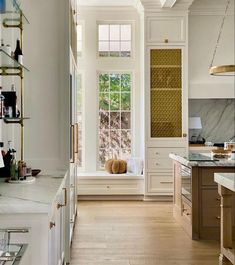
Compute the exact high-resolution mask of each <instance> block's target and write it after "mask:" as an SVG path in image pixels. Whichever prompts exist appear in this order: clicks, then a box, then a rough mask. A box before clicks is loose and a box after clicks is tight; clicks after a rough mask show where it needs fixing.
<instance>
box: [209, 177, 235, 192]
mask: <svg viewBox="0 0 235 265" xmlns="http://www.w3.org/2000/svg"><path fill="white" fill-rule="evenodd" d="M214 176H215V177H214V180H215V182H217V183H218V184H219V185H221V186H223V187H225V188H227V189H229V190H231V191H233V192H235V173H215V175H214Z"/></svg>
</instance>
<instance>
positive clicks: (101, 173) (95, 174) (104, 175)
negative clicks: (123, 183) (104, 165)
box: [78, 171, 144, 180]
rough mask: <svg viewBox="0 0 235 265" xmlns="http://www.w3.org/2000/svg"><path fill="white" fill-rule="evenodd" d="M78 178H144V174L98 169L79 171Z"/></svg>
mask: <svg viewBox="0 0 235 265" xmlns="http://www.w3.org/2000/svg"><path fill="white" fill-rule="evenodd" d="M78 179H102V180H103V179H125V180H130V179H132V180H134V179H140V180H141V179H144V175H136V174H132V173H126V174H110V173H108V172H106V171H96V172H78Z"/></svg>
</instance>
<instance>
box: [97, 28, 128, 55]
mask: <svg viewBox="0 0 235 265" xmlns="http://www.w3.org/2000/svg"><path fill="white" fill-rule="evenodd" d="M98 38H99V56H100V57H130V56H131V25H130V24H122V25H120V24H105V25H98Z"/></svg>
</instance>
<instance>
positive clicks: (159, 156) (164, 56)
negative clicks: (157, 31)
mask: <svg viewBox="0 0 235 265" xmlns="http://www.w3.org/2000/svg"><path fill="white" fill-rule="evenodd" d="M156 21H158V19H156ZM149 23H150V22H149ZM155 41H157V39H155ZM186 58H187V49H186V48H185V47H184V46H183V45H181V46H180V45H179V46H173V45H168V44H167V45H157V44H155V45H150V46H148V47H147V59H146V62H147V63H146V65H148V67H147V69H146V83H145V106H146V109H145V114H146V119H145V120H146V125H145V129H146V130H145V135H146V138H145V195H146V196H151V195H160V196H163V195H167V196H169V195H172V194H173V185H172V183H173V171H172V161H171V160H170V159H169V153H176V154H179V155H183V156H184V155H186V153H187V147H188V135H187V132H188V129H187V127H188V107H187V106H188V92H187V78H186V77H187V59H186Z"/></svg>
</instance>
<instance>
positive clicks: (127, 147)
mask: <svg viewBox="0 0 235 265" xmlns="http://www.w3.org/2000/svg"><path fill="white" fill-rule="evenodd" d="M131 86H132V81H131V74H129V73H100V74H99V166H100V168H103V167H104V164H105V161H106V160H107V159H109V158H112V157H114V155H117V156H118V157H120V158H128V157H129V156H130V155H131Z"/></svg>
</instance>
